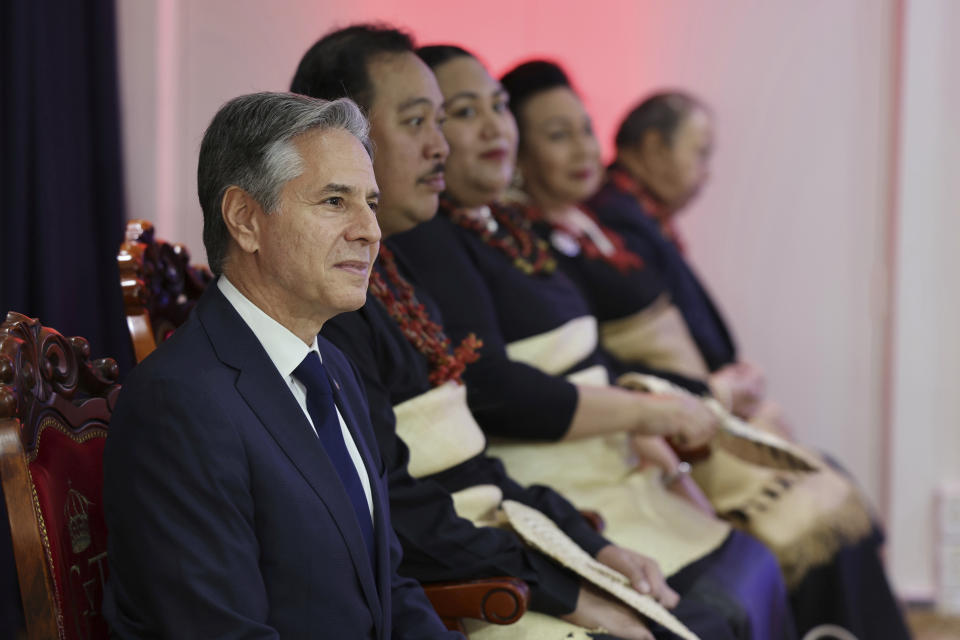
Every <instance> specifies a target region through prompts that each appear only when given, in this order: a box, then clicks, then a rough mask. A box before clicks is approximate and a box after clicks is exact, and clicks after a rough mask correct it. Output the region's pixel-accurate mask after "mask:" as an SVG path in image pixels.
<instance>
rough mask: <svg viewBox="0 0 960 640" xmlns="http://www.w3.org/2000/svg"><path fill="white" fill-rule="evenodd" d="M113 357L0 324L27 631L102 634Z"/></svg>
mask: <svg viewBox="0 0 960 640" xmlns="http://www.w3.org/2000/svg"><path fill="white" fill-rule="evenodd" d="M118 375H119V371H118V367H117V363H116V361H114V360H113V359H111V358H102V359H99V360H91V359H90V345H89V344H88V343H87V341H86V340H84V339H83V338H78V337H77V338H65V337H64V336H62V335H60V334H59V333H57V332H56V331H54V330H53V329H50V328H47V327H44V326H42V325H41V324H40V323H39V322H38V321H37V320H36V319H33V318H28V317H27V316H24V315H21V314H19V313H15V312H10V313H8V314H7V316H6V319H5V321H4V322H3V324H2V325H0V479H2V483H3V494H4V498H5V500H6V503H7V512H8V515H9V521H10V533H11V539H12V543H13V553H14V559H15V562H16V566H17V575H18V579H19V583H20V595H21V601H22V604H23V610H24V619H25V622H26V631H27V636H26V637H28V638H30V639H31V640H33V639H35V638H36V639H39V638H44V639H47V638H60V639H62V640H73V639H84V640H92V639H99V638H107V635H108V630H107V625H106V622H105V621H104V619H103V617H102V615H101V613H100V608H101V604H102V600H103V587H104V584H105V581H106V576H107V570H108V568H107V561H106V560H107V530H106V523H105V521H104V517H103V498H102V494H103V445H104V441H105V439H106V435H107V424H108V422H109V419H110V415H111V413H112V412H113V407H114V404H115V402H116V398H117V394H118V392H119V390H120V386H119V385H118V384H117V383H116V381H117V378H118Z"/></svg>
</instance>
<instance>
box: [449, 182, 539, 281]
mask: <svg viewBox="0 0 960 640" xmlns="http://www.w3.org/2000/svg"><path fill="white" fill-rule="evenodd" d="M440 212H441V213H443V214H445V215H447V216H448V217H449V218H450V220H452V221H453V222H454V223H456V224H458V225H460V226H461V227H463V228H464V229H468V230H470V231H472V232H474V233H476V234H477V235H478V236H480V239H481V240H483V242H484V243H485V244H488V245H490V246H491V247H494V248H495V249H498V250H499V251H501V252H503V253H505V254H506V255H507V257H509V258H510V260H511V261H512V263H513V266H514V267H516V268H517V269H519V270H520V271H522V272H523V273H525V274H527V275H534V274H538V273H545V274H550V273H553V272H554V271H556V269H557V261H556V258H554V257H553V254H552V253H551V251H550V246H549V245H548V244H547V243H546V242H545V241H544V240H543V239H542V238H540V236H538V235H537V234H535V233H534V232H533V229H532V228H531V227H530V221H529V220H527V219H526V218H524V217H523V216H522V215H520V214H519V213H518V212H517V211H515V210H513V209H511V208H510V207H505V206H502V205H498V204H492V205H490V213H491V215H492V216H493V219H494V220H495V221H496V223H497V229H490V228H489V227H488V226H487V225H486V224H484V222H483V221H482V220H478V219H477V218H475V217H473V216H471V215H469V214H468V213H467V212H466V211H464V210H463V209H459V208H457V207H456V206H455V205H454V204H453V203H451V202H450V201H449V200H446V199H443V198H441V200H440ZM500 229H503V230H504V231H505V232H506V233H498V231H499V230H500Z"/></svg>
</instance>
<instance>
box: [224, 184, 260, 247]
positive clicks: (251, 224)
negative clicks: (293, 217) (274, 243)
mask: <svg viewBox="0 0 960 640" xmlns="http://www.w3.org/2000/svg"><path fill="white" fill-rule="evenodd" d="M261 212H262V208H261V207H260V204H259V203H258V202H257V201H256V200H254V199H253V197H252V196H251V195H250V194H249V193H247V192H246V191H244V190H243V189H241V188H240V187H238V186H236V185H233V186H230V187H227V190H226V192H225V193H224V194H223V201H222V202H221V203H220V213H221V215H222V216H223V222H224V224H225V225H227V231H229V232H230V235H231V236H232V237H233V240H234V242H236V243H237V246H239V247H240V249H241V250H242V251H244V252H245V253H256V252H257V250H258V249H259V248H260V224H261V222H262V220H261V218H260V216H259V215H258V214H259V213H261Z"/></svg>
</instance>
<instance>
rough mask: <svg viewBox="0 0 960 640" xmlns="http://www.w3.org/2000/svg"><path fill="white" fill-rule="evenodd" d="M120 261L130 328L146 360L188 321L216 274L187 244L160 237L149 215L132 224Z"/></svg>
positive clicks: (138, 351)
mask: <svg viewBox="0 0 960 640" xmlns="http://www.w3.org/2000/svg"><path fill="white" fill-rule="evenodd" d="M117 265H118V266H119V268H120V287H121V289H123V306H124V308H125V311H126V314H127V329H128V330H129V331H130V339H131V340H132V341H133V351H134V355H135V357H136V361H137V362H141V361H143V359H144V358H146V357H147V356H148V355H150V353H151V352H152V351H153V350H154V349H156V348H157V345H158V344H160V343H161V342H163V341H164V340H166V339H167V338H169V337H170V334H172V333H173V332H174V330H175V329H176V328H177V327H179V326H180V325H181V324H183V323H184V322H185V321H186V319H187V316H188V315H189V314H190V310H191V309H193V306H194V304H196V301H197V299H198V298H199V297H200V295H201V294H202V293H203V290H204V289H205V288H206V286H207V285H208V284H209V283H210V282H211V281H212V280H213V274H212V273H210V270H209V269H208V268H207V267H206V266H201V265H191V264H190V253H189V252H188V251H187V248H186V247H185V246H184V245H182V244H171V243H167V242H163V241H162V240H157V239H156V238H155V237H154V230H153V225H152V224H150V223H149V222H147V221H146V220H131V221H130V222H128V223H127V230H126V239H125V240H124V242H123V244H121V245H120V251H119V252H118V253H117Z"/></svg>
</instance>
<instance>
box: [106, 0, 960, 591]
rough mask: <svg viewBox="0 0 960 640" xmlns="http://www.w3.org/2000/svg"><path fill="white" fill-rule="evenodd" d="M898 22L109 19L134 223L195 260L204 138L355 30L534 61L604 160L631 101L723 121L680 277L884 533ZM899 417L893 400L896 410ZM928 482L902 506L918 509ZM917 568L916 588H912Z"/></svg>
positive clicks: (744, 3)
mask: <svg viewBox="0 0 960 640" xmlns="http://www.w3.org/2000/svg"><path fill="white" fill-rule="evenodd" d="M936 1H937V2H940V3H941V4H944V6H949V0H936ZM904 2H906V3H907V4H910V0H848V1H844V2H837V1H835V0H804V1H803V2H799V1H798V2H769V1H767V0H725V1H724V2H722V3H720V2H704V1H702V0H670V1H669V2H668V1H665V0H591V1H589V2H584V1H582V0H578V1H573V0H486V1H484V2H473V3H465V2H451V1H450V0H444V1H439V0H406V1H404V2H396V1H395V0H391V1H388V0H352V1H348V0H329V1H326V2H317V1H316V0H279V1H275V2H271V3H264V2H262V1H260V0H204V1H203V2H190V1H187V0H136V1H134V0H130V1H123V2H118V7H119V24H120V29H121V32H120V42H121V78H122V91H123V99H124V110H123V116H124V131H125V136H126V140H125V150H126V181H127V182H126V183H127V191H128V200H129V206H128V211H129V212H130V214H131V216H135V217H145V218H148V219H151V220H153V221H154V222H155V223H156V225H157V227H158V232H159V234H160V235H162V236H163V237H166V238H170V239H176V240H179V241H182V242H185V243H186V244H187V245H188V246H189V247H190V248H191V250H192V253H193V255H194V256H195V257H196V258H197V259H198V260H203V259H204V254H203V249H202V243H201V241H200V231H201V218H200V211H199V206H198V205H197V203H196V193H195V170H196V154H197V150H198V146H199V142H200V138H201V136H202V133H203V130H204V128H205V126H206V125H207V123H208V122H209V119H210V118H211V117H212V116H213V114H214V112H215V111H216V109H217V107H218V106H219V105H220V104H221V103H223V102H224V101H225V100H227V99H229V98H231V97H233V96H235V95H238V94H241V93H247V92H251V91H258V90H284V89H286V88H287V87H288V86H289V80H290V77H291V75H292V73H293V71H294V69H295V66H296V64H297V62H298V60H299V58H300V56H301V55H302V53H303V52H304V51H305V50H306V49H307V48H308V47H309V46H310V45H311V44H312V43H313V42H314V41H315V40H316V39H317V38H318V37H320V36H321V35H322V34H324V33H325V32H327V31H328V30H330V29H332V28H334V27H337V26H344V25H347V24H350V23H352V22H355V21H371V20H384V21H387V22H392V23H395V24H397V25H399V26H403V27H406V28H409V29H410V30H412V31H413V32H414V34H415V35H416V36H417V38H418V40H419V41H420V42H421V43H422V44H430V43H439V42H453V43H458V44H461V45H463V46H465V47H467V48H468V49H471V50H473V51H475V52H476V53H477V54H478V55H479V56H480V57H481V58H482V59H484V60H485V61H486V62H487V63H488V64H489V66H490V68H491V69H492V70H493V71H494V72H496V73H498V74H499V73H500V72H503V71H505V70H506V69H507V68H509V67H510V66H511V65H513V64H514V63H516V62H519V61H521V60H524V59H527V58H529V57H533V56H545V57H549V58H554V59H557V60H559V61H560V62H561V63H563V64H564V65H565V66H566V67H567V69H568V71H569V72H570V74H571V76H572V77H573V79H574V81H575V82H576V84H577V85H578V86H579V87H580V89H581V92H582V93H583V95H584V98H585V101H586V103H587V106H588V108H589V109H590V110H591V112H592V113H593V116H594V119H595V124H596V129H597V131H598V133H599V135H600V137H601V139H602V141H603V142H604V143H605V145H606V147H607V149H608V150H609V140H610V138H611V137H612V134H613V131H614V129H615V127H616V124H617V121H618V119H619V118H620V117H621V115H622V114H623V113H624V112H625V111H626V110H628V109H629V107H630V106H632V104H633V103H634V102H635V101H636V100H637V99H639V98H640V97H641V96H643V95H644V94H646V93H648V92H649V91H651V90H653V89H656V88H661V87H664V86H670V87H682V88H685V89H687V90H690V91H692V92H694V93H696V94H698V95H700V96H701V97H702V98H703V99H704V100H706V101H707V102H708V103H709V104H710V105H712V107H713V110H714V112H715V115H716V121H717V142H718V146H717V151H716V157H715V162H714V166H713V169H714V170H713V174H712V179H711V184H710V185H709V186H708V187H707V189H706V190H705V192H704V193H703V195H702V196H701V198H700V199H699V200H698V201H697V202H696V203H695V204H694V205H693V206H692V207H691V209H690V211H689V213H688V215H687V216H686V217H685V218H684V220H683V223H682V224H683V229H684V231H685V232H686V233H687V236H688V239H689V243H688V244H689V245H690V246H691V250H692V254H693V257H694V262H695V263H696V265H697V266H698V268H699V269H700V271H701V272H702V274H703V275H704V276H705V279H706V281H707V283H708V284H709V285H710V286H711V288H712V289H713V290H714V291H715V293H716V294H717V297H718V298H719V299H720V300H721V301H722V302H723V305H724V307H725V310H726V312H727V315H728V316H729V319H730V321H731V323H732V325H733V326H734V328H735V329H736V332H737V335H738V337H739V341H740V343H741V346H742V350H743V352H744V355H745V356H746V357H747V358H749V359H752V360H755V361H757V362H759V363H760V364H761V365H763V366H764V367H765V368H766V369H767V371H768V373H769V379H770V391H771V393H772V394H773V395H774V396H776V397H777V398H779V399H780V401H781V403H782V404H783V405H784V406H785V408H786V410H787V413H788V414H789V415H790V416H792V418H793V420H794V422H795V424H796V428H797V431H798V432H799V433H800V434H802V436H803V438H804V439H805V440H807V441H808V442H810V443H812V444H814V445H815V446H818V447H820V448H822V449H825V450H828V451H830V452H832V453H833V454H835V455H836V456H838V457H839V458H840V459H842V460H843V461H844V462H845V463H846V464H847V465H848V466H849V468H850V469H851V470H852V471H853V473H854V474H855V475H856V476H857V477H858V478H859V479H860V480H861V482H862V483H863V485H864V487H865V489H866V491H867V493H868V494H869V495H870V496H871V497H872V498H873V499H874V500H875V501H876V502H877V503H878V504H879V505H880V507H881V509H882V510H883V511H884V513H889V510H888V507H889V506H890V505H889V502H888V498H889V497H890V496H891V495H894V496H899V500H901V501H902V502H903V504H909V503H910V501H911V498H910V497H909V496H907V495H904V494H903V492H902V491H896V490H894V489H896V488H891V486H890V482H891V480H890V478H891V475H890V473H889V466H888V463H889V461H890V452H889V447H888V444H889V442H890V438H889V437H888V433H887V428H888V425H889V424H890V417H889V415H888V413H887V410H888V409H889V404H888V396H889V391H890V389H889V385H890V384H892V381H893V380H894V377H893V376H892V374H891V372H890V370H889V364H890V362H891V353H892V351H891V350H892V349H894V345H895V343H896V337H897V335H899V334H897V333H896V331H899V329H896V328H892V327H894V325H893V324H892V321H891V318H892V317H893V315H892V314H893V313H894V311H895V307H896V305H895V304H894V301H893V300H892V298H891V293H890V291H891V283H892V281H893V279H894V275H893V274H892V273H891V272H890V270H891V268H892V267H893V265H895V264H896V263H895V262H893V261H891V260H890V258H891V255H892V254H893V253H894V252H895V251H898V250H900V249H898V245H897V243H896V238H895V237H894V235H892V233H891V229H893V225H892V222H891V212H892V211H893V210H894V203H893V202H892V200H893V197H892V193H893V191H892V190H891V185H892V184H896V183H897V182H898V181H900V180H902V179H903V178H902V176H901V175H900V174H899V173H898V172H897V168H896V167H897V165H896V163H895V162H894V161H895V160H896V158H897V154H896V152H895V151H896V150H895V149H894V147H893V145H894V140H895V136H894V132H895V131H897V130H898V128H897V127H898V126H899V125H898V122H897V118H896V115H897V114H896V111H895V109H894V106H895V105H896V104H898V100H899V99H900V97H899V96H898V94H897V91H898V84H897V82H896V75H895V70H896V64H895V63H896V61H897V60H898V59H899V58H898V57H899V56H900V55H901V52H900V51H899V49H898V41H897V39H896V37H895V36H896V34H897V32H898V31H897V30H898V29H899V28H900V19H899V16H900V11H899V7H900V6H901V5H902V3H904ZM954 14H955V12H954ZM954 19H956V18H954ZM934 23H936V21H935V20H932V21H931V24H934ZM952 24H953V25H954V27H955V28H960V24H956V23H952ZM917 158H918V161H921V162H922V161H923V159H922V158H921V157H920V154H917ZM908 286H909V285H908ZM915 321H916V320H915ZM903 348H907V347H903V346H902V345H901V350H902V349H903ZM957 360H960V358H957ZM914 379H915V378H914ZM885 385H886V386H885ZM911 397H912V396H909V395H908V396H907V397H905V398H904V397H902V394H901V395H898V396H897V398H898V400H897V403H898V404H897V407H898V411H903V409H900V407H904V406H907V407H908V406H909V405H910V402H911ZM914 462H916V461H914ZM909 463H910V460H906V461H902V460H901V461H900V462H899V464H901V465H905V464H909ZM949 468H950V467H942V468H941V471H942V470H943V469H949ZM937 473H939V471H938V472H937ZM941 475H942V474H941ZM932 482H933V480H929V481H927V482H926V483H925V484H923V486H922V487H920V488H916V487H915V486H914V485H909V487H910V490H916V491H923V492H925V495H924V499H926V496H927V494H929V492H930V490H931V483H932ZM905 486H907V485H905ZM893 511H894V512H897V513H899V512H900V511H898V510H897V509H896V508H895V509H893ZM911 517H916V514H914V513H912V512H911ZM897 536H898V537H895V538H894V540H893V544H894V557H902V558H905V559H906V558H909V559H910V562H909V563H908V562H907V561H906V560H905V561H904V562H903V563H902V564H901V565H900V567H899V568H898V575H897V576H896V577H897V578H898V580H900V581H901V582H902V583H904V584H908V586H910V587H911V588H914V587H916V588H917V589H918V590H919V591H922V590H923V589H924V588H925V587H927V586H929V584H930V580H931V571H930V570H928V569H929V567H930V565H932V562H933V560H932V558H931V557H930V554H929V553H923V552H920V553H919V554H917V553H912V550H915V549H922V544H921V543H922V541H923V540H925V539H928V538H929V536H930V532H929V529H923V530H921V531H914V530H912V529H911V528H910V527H909V526H904V527H897ZM911 553H912V555H911ZM897 554H900V555H899V556H898V555H897ZM918 555H919V559H918V558H917V556H918ZM917 562H919V563H920V564H921V565H923V566H924V567H925V568H924V569H923V570H921V571H919V572H916V571H912V567H913V565H914V564H916V563H917Z"/></svg>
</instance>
